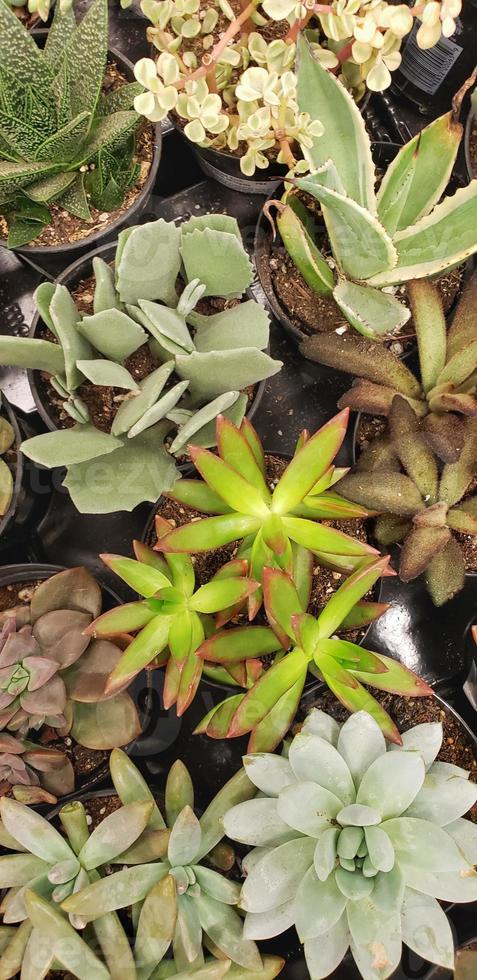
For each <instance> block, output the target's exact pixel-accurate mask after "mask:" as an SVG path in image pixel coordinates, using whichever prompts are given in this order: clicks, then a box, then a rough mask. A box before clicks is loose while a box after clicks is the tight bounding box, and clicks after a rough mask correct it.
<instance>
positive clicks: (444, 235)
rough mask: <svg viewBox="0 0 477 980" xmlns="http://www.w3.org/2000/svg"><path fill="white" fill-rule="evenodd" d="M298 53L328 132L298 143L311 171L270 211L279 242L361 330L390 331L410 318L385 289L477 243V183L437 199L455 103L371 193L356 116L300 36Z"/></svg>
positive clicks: (367, 154)
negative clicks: (323, 241) (325, 242)
mask: <svg viewBox="0 0 477 980" xmlns="http://www.w3.org/2000/svg"><path fill="white" fill-rule="evenodd" d="M299 54H300V60H299V69H298V104H299V106H300V108H301V109H302V111H308V112H309V113H310V115H312V116H313V113H314V106H318V107H319V110H318V111H319V117H320V119H321V121H322V123H323V126H324V129H325V134H326V135H325V137H324V138H323V139H322V140H316V141H315V142H314V143H313V146H312V148H310V149H305V150H304V155H305V157H306V160H307V162H308V163H309V165H310V169H311V173H310V175H308V176H304V177H297V178H296V180H295V181H294V187H293V188H291V189H289V190H287V192H286V193H285V197H284V199H283V200H282V201H274V202H268V205H267V210H269V209H270V207H271V206H273V205H274V206H275V207H276V209H277V212H278V213H277V225H278V228H279V231H280V234H281V237H282V240H283V243H284V245H285V248H286V249H287V251H288V252H289V254H290V256H291V258H292V260H293V262H294V263H295V265H296V266H297V268H298V269H299V271H300V272H301V274H302V275H303V277H304V279H305V281H306V282H307V283H308V285H309V286H311V288H312V289H314V290H315V291H316V292H317V293H319V294H320V295H323V296H327V297H332V298H334V300H335V302H336V303H337V304H338V306H339V308H340V310H341V311H342V313H343V314H344V316H345V317H346V319H347V320H348V321H349V322H350V323H351V325H352V326H353V327H354V328H355V329H356V330H358V331H359V332H360V333H362V334H364V335H365V336H367V337H376V336H377V335H382V334H387V333H389V332H392V331H395V330H397V329H399V328H400V327H401V326H402V325H403V324H404V323H406V321H407V320H408V319H409V316H410V311H409V309H408V308H407V307H406V306H404V305H403V304H402V303H401V302H400V301H399V300H398V299H397V298H396V297H395V296H394V295H393V292H392V290H391V291H390V289H389V287H393V286H398V285H401V284H405V283H407V282H409V281H410V280H412V279H426V278H428V277H431V276H432V277H435V276H438V275H441V274H442V273H444V272H445V271H447V270H448V269H451V268H452V267H453V266H455V265H458V264H459V263H462V262H464V261H465V260H466V259H467V258H469V256H471V255H473V254H474V253H475V251H477V233H476V230H475V229H476V227H477V181H475V180H473V181H471V183H470V184H469V185H468V186H467V187H465V188H461V189H459V190H458V191H457V192H456V193H455V194H454V195H453V196H452V197H446V198H444V200H443V201H441V197H442V195H443V193H444V191H445V189H446V187H447V184H448V182H449V178H450V175H451V172H452V168H453V165H454V162H455V159H456V156H457V152H458V149H459V144H460V140H461V137H462V132H463V128H462V126H461V124H460V123H459V122H458V121H457V118H456V114H455V112H454V111H452V112H450V113H447V114H446V115H445V116H441V117H440V118H439V119H436V120H434V121H433V122H432V123H430V125H429V126H427V127H426V128H425V129H423V130H422V132H420V133H418V134H417V135H416V136H415V137H414V138H413V139H412V140H410V141H409V143H406V144H405V146H403V147H402V148H401V149H400V150H399V152H398V153H397V155H396V157H395V158H394V160H393V162H392V163H391V165H390V166H389V167H388V168H387V170H386V173H385V175H384V177H383V180H382V182H381V185H380V187H379V191H378V192H377V193H376V192H375V187H374V185H375V169H374V164H373V158H372V154H371V143H370V139H369V136H368V134H367V132H366V127H365V124H364V121H363V119H362V117H361V114H360V113H359V111H358V109H357V107H356V106H355V104H354V102H353V100H352V99H351V98H350V96H349V95H348V93H347V91H346V89H345V88H344V86H343V85H340V83H339V82H338V81H337V80H336V78H335V77H334V76H333V74H332V73H331V72H328V71H326V69H325V68H324V67H323V66H322V65H320V63H319V61H318V60H317V59H316V58H315V57H314V56H313V52H312V50H311V48H310V46H309V44H308V42H307V41H306V39H305V38H302V39H301V40H300V42H299ZM344 132H345V133H346V139H343V133H344ZM297 188H298V189H299V190H301V191H305V192H306V193H307V194H310V195H311V196H312V197H314V198H315V200H317V201H319V203H320V205H321V209H322V217H323V222H324V226H325V230H326V233H327V236H328V238H329V242H330V245H331V250H332V255H333V269H332V268H331V267H330V264H329V262H328V261H327V259H326V257H325V256H324V254H323V253H322V252H321V251H320V248H319V247H318V244H317V242H318V241H319V239H320V238H322V237H323V227H322V226H318V227H316V222H315V221H314V219H313V217H312V215H311V213H310V212H309V210H308V209H307V208H306V206H305V205H304V204H303V202H302V201H301V200H300V198H299V197H297V193H296V189H297ZM333 339H334V338H333Z"/></svg>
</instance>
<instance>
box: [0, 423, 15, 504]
mask: <svg viewBox="0 0 477 980" xmlns="http://www.w3.org/2000/svg"><path fill="white" fill-rule="evenodd" d="M14 442H15V431H14V429H13V426H12V425H10V422H9V421H8V419H6V418H4V417H3V415H0V517H4V516H5V514H7V513H8V511H9V509H10V504H11V502H12V498H13V476H12V471H11V469H10V466H9V465H8V463H7V462H6V460H5V459H3V458H2V457H3V456H4V455H5V453H7V452H8V450H9V449H11V448H12V446H13V444H14Z"/></svg>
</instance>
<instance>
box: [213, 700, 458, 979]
mask: <svg viewBox="0 0 477 980" xmlns="http://www.w3.org/2000/svg"><path fill="white" fill-rule="evenodd" d="M442 740H443V729H442V725H441V724H438V723H428V724H421V725H416V726H415V727H414V728H410V729H409V730H408V731H405V732H403V733H402V745H401V746H396V745H393V744H386V742H385V740H384V738H383V734H382V732H381V731H380V729H379V726H378V725H377V723H376V721H375V720H374V719H373V718H372V717H371V716H370V715H369V714H368V713H367V712H366V711H359V712H358V713H357V714H355V715H352V716H351V718H348V720H347V721H346V722H345V723H344V725H339V724H338V723H337V722H336V721H335V720H334V719H333V718H332V717H330V716H329V715H327V714H325V713H324V712H323V711H319V710H318V709H314V710H313V711H311V712H310V714H309V715H308V717H307V718H306V720H305V723H304V725H303V727H302V729H301V731H300V732H299V733H298V734H297V735H295V737H294V739H293V740H292V742H291V744H290V746H289V750H288V757H283V756H276V755H269V754H266V753H263V754H262V753H257V754H253V755H248V756H245V758H244V760H243V761H244V766H245V771H246V773H247V775H248V776H249V778H250V779H251V780H252V782H253V783H254V784H255V786H256V787H257V789H258V790H259V791H260V795H259V797H257V798H256V799H254V800H248V801H245V802H244V803H240V804H238V805H237V806H235V807H233V808H232V809H231V810H230V811H229V813H227V814H226V816H225V820H224V828H225V832H226V834H227V836H228V837H230V838H231V839H232V840H236V841H240V842H241V843H243V844H248V845H252V847H253V850H251V851H250V852H249V854H247V856H246V858H245V860H244V871H245V874H246V880H245V883H244V885H243V888H242V894H241V899H240V905H241V907H242V909H243V910H244V911H245V912H246V916H245V924H244V935H245V936H246V937H247V938H249V939H269V938H272V937H273V936H279V935H281V933H283V932H285V930H287V929H289V928H290V927H291V926H295V928H296V930H297V933H298V937H299V939H300V941H301V942H302V943H303V944H304V948H305V957H306V963H307V966H308V970H309V973H310V977H311V980H322V978H324V977H327V976H328V975H329V974H331V973H333V971H334V970H335V969H336V968H338V967H339V965H340V963H341V961H342V960H343V958H344V956H345V955H346V953H347V951H348V949H350V950H351V954H352V956H353V958H354V961H355V963H356V966H357V968H358V971H359V973H360V975H361V976H362V977H363V980H387V977H390V976H391V974H392V973H393V972H394V970H395V969H396V968H397V966H398V965H399V962H400V959H401V952H402V944H403V943H404V944H405V945H406V946H408V947H409V949H411V950H412V951H413V952H414V953H416V954H417V955H418V956H419V957H422V958H423V959H424V960H430V961H431V962H432V963H437V964H439V965H440V966H442V967H444V968H445V969H446V970H452V968H453V964H454V942H453V936H452V930H451V927H450V923H449V922H448V920H447V917H446V914H445V911H444V909H443V908H442V905H441V904H440V902H442V901H444V902H457V903H464V902H475V900H476V899H477V875H476V872H475V867H474V865H475V863H476V861H477V828H476V825H475V823H472V822H471V821H470V820H466V819H465V817H464V815H465V814H466V813H467V812H468V811H469V810H470V809H471V807H472V806H473V805H474V804H475V802H476V801H477V786H476V784H475V783H474V782H472V781H471V780H469V772H467V770H465V769H462V768H460V767H459V766H455V765H451V764H450V763H447V762H441V761H438V759H437V757H438V753H439V751H440V748H441V744H442Z"/></svg>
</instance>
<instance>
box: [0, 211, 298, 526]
mask: <svg viewBox="0 0 477 980" xmlns="http://www.w3.org/2000/svg"><path fill="white" fill-rule="evenodd" d="M93 267H94V272H95V276H96V286H95V291H94V313H93V315H91V316H85V315H81V314H80V313H79V311H78V310H77V308H76V306H75V303H74V301H73V299H72V297H71V295H70V293H69V292H68V290H67V289H66V287H65V286H62V285H58V286H56V288H55V287H54V286H52V285H51V284H50V283H43V284H42V285H41V286H40V287H39V289H38V290H37V292H36V303H37V307H38V310H39V312H40V314H41V317H42V319H43V322H44V323H45V324H46V325H47V326H48V327H49V329H50V331H51V332H52V333H53V334H54V335H55V337H54V342H50V341H49V340H45V339H42V338H29V337H1V338H0V360H1V361H2V362H3V363H5V364H10V365H14V366H18V367H29V368H32V369H35V370H37V371H41V372H44V373H45V374H47V375H49V376H50V378H51V381H52V384H53V387H54V388H55V390H56V391H57V392H58V393H59V395H60V397H61V399H62V403H63V408H64V410H65V412H67V413H68V414H69V415H70V416H71V417H72V418H73V420H74V422H75V425H74V427H73V428H71V429H67V430H66V431H65V430H59V431H55V432H48V433H46V434H43V435H40V436H34V437H33V438H32V439H27V440H26V442H24V443H23V445H22V452H23V453H24V454H25V455H26V456H28V457H29V458H30V459H33V460H34V461H35V462H37V463H39V464H41V465H43V466H48V467H51V466H67V467H68V472H67V476H66V479H65V483H64V485H65V486H66V487H68V489H69V491H70V493H71V496H72V499H73V501H74V503H75V504H76V506H77V507H78V509H79V510H80V511H81V512H83V513H108V512H110V511H111V510H121V509H124V510H132V509H133V508H134V507H135V506H136V505H137V504H138V503H140V502H141V501H144V500H149V501H151V502H153V501H155V500H157V498H158V497H159V496H160V495H161V493H162V492H163V491H164V490H166V489H170V488H171V487H172V486H173V484H174V482H175V480H176V479H177V476H178V473H177V470H176V467H175V465H174V460H173V458H172V456H171V455H170V454H169V452H166V451H165V447H164V441H165V439H166V437H167V438H170V440H171V444H170V446H169V447H168V448H169V450H170V453H171V454H173V455H176V456H178V455H180V454H181V453H182V452H183V451H184V446H185V445H186V443H187V441H188V440H189V439H190V438H191V437H192V436H193V437H194V439H195V440H196V441H197V442H198V443H199V444H201V445H206V446H210V445H214V432H215V430H214V425H213V423H214V420H215V418H216V416H217V415H218V413H219V412H225V413H226V414H229V415H230V417H231V418H233V419H234V420H235V421H236V422H237V423H239V422H240V421H241V420H242V418H243V416H244V414H245V410H246V407H247V396H246V395H245V394H244V393H243V391H244V389H246V388H248V387H251V386H253V385H256V384H257V383H259V382H260V381H262V380H263V379H264V378H269V377H271V376H272V375H273V374H276V373H277V371H279V370H280V368H281V366H282V365H281V362H280V361H275V360H273V359H272V358H271V357H270V356H269V355H268V354H267V353H266V351H265V349H266V347H267V346H268V340H269V317H268V314H267V313H266V312H265V310H264V308H263V307H262V306H260V305H259V304H258V303H256V302H255V301H254V300H252V299H248V300H245V301H244V302H242V303H240V302H238V297H241V296H242V295H243V293H244V292H245V290H246V289H247V287H248V286H249V285H250V283H251V281H252V274H253V273H252V266H251V263H250V261H249V259H248V257H247V254H246V252H245V249H244V247H243V244H242V239H241V237H240V231H239V228H238V225H237V222H236V220H235V218H230V217H228V216H227V215H217V214H210V215H205V216H203V217H193V218H190V219H189V220H188V221H186V222H184V224H182V225H181V226H180V228H178V227H176V225H175V224H174V222H172V221H171V222H166V221H163V219H162V218H160V219H159V220H158V221H153V222H149V223H148V224H145V225H140V226H138V227H136V228H127V229H125V230H124V231H122V232H121V233H120V235H119V241H118V245H117V249H116V256H115V268H114V271H113V269H112V268H111V267H110V266H108V265H107V264H106V263H105V262H103V260H102V259H100V258H99V257H96V258H95V259H94V260H93ZM158 270H159V272H158ZM178 277H179V280H180V287H181V288H183V291H182V293H181V295H179V294H178V291H177V280H178ZM207 297H211V298H212V299H211V303H212V307H214V304H215V305H217V301H218V299H219V298H220V299H221V300H222V301H223V306H224V308H223V310H222V311H221V312H217V313H213V314H211V315H210V316H206V315H204V314H203V313H200V312H199V310H198V309H197V304H198V303H199V301H200V300H201V299H202V298H207ZM199 309H200V308H199ZM145 344H147V345H149V349H150V354H152V358H153V362H154V364H155V365H156V366H155V367H154V369H153V370H152V371H151V372H150V373H149V374H148V375H147V376H146V377H144V378H143V379H142V380H141V381H139V382H138V381H136V380H135V378H134V377H133V374H131V371H130V370H128V365H129V367H131V370H132V371H133V372H134V368H133V367H132V365H131V362H130V361H129V358H130V357H131V356H132V355H134V354H135V352H136V351H137V350H138V349H139V348H141V347H142V346H143V345H145ZM148 353H149V352H148ZM174 374H175V378H174ZM91 385H100V386H105V387H109V388H113V389H117V395H116V396H115V398H116V400H117V404H118V406H119V407H118V411H117V413H116V416H115V418H114V421H113V424H112V427H111V431H110V432H104V431H100V430H99V429H98V428H96V427H95V426H94V424H93V423H92V422H91V420H90V417H89V412H88V408H87V405H86V404H85V401H84V398H83V397H82V395H83V396H84V395H85V392H86V391H87V388H88V386H91ZM125 473H129V474H130V477H129V478H127V479H125V478H124V476H125ZM98 474H99V475H98Z"/></svg>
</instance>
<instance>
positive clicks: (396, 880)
mask: <svg viewBox="0 0 477 980" xmlns="http://www.w3.org/2000/svg"><path fill="white" fill-rule="evenodd" d="M368 881H369V879H368ZM403 894H404V881H403V877H402V874H401V872H400V871H399V868H394V870H392V871H390V872H388V874H379V875H377V877H376V879H375V881H374V888H373V892H372V895H371V896H370V897H363V898H362V899H359V900H358V901H356V902H350V903H349V904H348V907H347V914H348V924H349V927H350V932H351V935H352V937H353V941H354V942H355V943H356V945H358V946H368V947H369V946H370V945H371V944H372V943H374V942H380V943H383V953H384V952H385V951H386V945H387V943H386V940H387V938H388V936H389V935H391V936H392V935H393V934H394V935H396V934H397V936H398V937H399V936H400V931H401V924H400V911H401V905H402V900H403Z"/></svg>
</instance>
